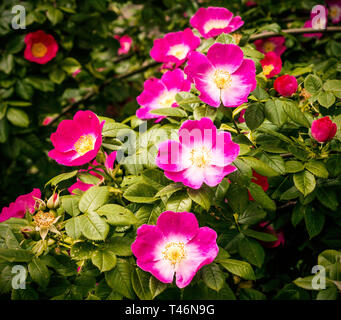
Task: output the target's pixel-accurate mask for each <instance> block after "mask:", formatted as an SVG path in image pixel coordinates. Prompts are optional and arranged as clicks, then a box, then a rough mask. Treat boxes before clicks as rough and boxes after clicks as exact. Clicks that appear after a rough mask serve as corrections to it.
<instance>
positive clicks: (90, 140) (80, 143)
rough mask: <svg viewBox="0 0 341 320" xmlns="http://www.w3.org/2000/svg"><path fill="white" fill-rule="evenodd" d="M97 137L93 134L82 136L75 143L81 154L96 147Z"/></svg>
mask: <svg viewBox="0 0 341 320" xmlns="http://www.w3.org/2000/svg"><path fill="white" fill-rule="evenodd" d="M95 142H96V139H95V137H94V136H92V135H91V134H87V135H83V136H81V137H80V138H79V139H78V140H77V141H76V143H75V145H74V147H75V150H76V151H77V153H78V154H79V155H80V156H83V155H84V154H86V153H87V152H89V151H91V150H93V149H94V148H95Z"/></svg>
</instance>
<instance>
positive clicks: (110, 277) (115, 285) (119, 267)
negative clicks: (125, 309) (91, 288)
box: [105, 258, 135, 299]
mask: <svg viewBox="0 0 341 320" xmlns="http://www.w3.org/2000/svg"><path fill="white" fill-rule="evenodd" d="M131 273H132V268H131V266H130V264H129V263H128V262H127V261H126V260H124V259H119V258H118V259H117V264H116V267H115V268H114V269H113V270H110V271H108V272H106V273H105V279H106V280H107V283H108V285H109V286H110V287H111V288H112V289H114V290H115V291H117V292H118V293H120V294H121V295H123V296H125V297H126V298H128V299H134V298H135V296H134V291H133V287H132V284H131Z"/></svg>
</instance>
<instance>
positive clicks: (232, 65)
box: [207, 43, 244, 73]
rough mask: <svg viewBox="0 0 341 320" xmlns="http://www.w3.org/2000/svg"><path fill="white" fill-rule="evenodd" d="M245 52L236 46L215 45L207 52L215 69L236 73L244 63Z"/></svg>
mask: <svg viewBox="0 0 341 320" xmlns="http://www.w3.org/2000/svg"><path fill="white" fill-rule="evenodd" d="M243 57H244V54H243V51H242V49H240V47H238V46H237V45H235V44H222V43H215V44H214V45H213V46H211V47H210V48H209V49H208V51H207V58H208V60H209V61H210V62H211V63H212V65H213V66H214V67H215V68H217V69H218V68H219V69H223V70H226V71H228V72H230V73H233V72H235V71H236V70H237V69H238V68H239V67H240V66H241V64H242V62H243Z"/></svg>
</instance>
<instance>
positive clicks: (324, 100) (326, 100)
mask: <svg viewBox="0 0 341 320" xmlns="http://www.w3.org/2000/svg"><path fill="white" fill-rule="evenodd" d="M335 100H336V98H335V95H334V94H333V93H332V92H326V91H322V92H320V93H319V95H318V97H317V101H318V102H319V104H320V105H321V106H323V107H325V108H329V107H331V106H332V105H333V104H334V103H335Z"/></svg>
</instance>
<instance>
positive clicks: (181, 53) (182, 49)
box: [168, 44, 188, 60]
mask: <svg viewBox="0 0 341 320" xmlns="http://www.w3.org/2000/svg"><path fill="white" fill-rule="evenodd" d="M187 53H188V47H187V46H185V45H183V44H177V45H175V46H172V47H171V48H170V50H169V51H168V55H171V56H175V57H176V58H178V59H179V60H182V59H185V58H186V56H187Z"/></svg>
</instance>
